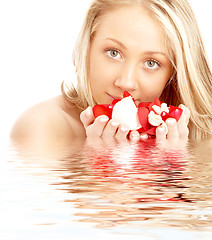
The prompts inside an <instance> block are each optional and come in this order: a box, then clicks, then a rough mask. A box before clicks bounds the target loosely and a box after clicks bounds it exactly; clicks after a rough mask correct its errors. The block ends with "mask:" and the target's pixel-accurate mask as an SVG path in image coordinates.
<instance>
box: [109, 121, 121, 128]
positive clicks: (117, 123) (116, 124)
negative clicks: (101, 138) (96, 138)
mask: <svg viewBox="0 0 212 240" xmlns="http://www.w3.org/2000/svg"><path fill="white" fill-rule="evenodd" d="M111 125H112V126H113V127H118V126H119V125H120V123H119V122H113V121H112V122H111Z"/></svg>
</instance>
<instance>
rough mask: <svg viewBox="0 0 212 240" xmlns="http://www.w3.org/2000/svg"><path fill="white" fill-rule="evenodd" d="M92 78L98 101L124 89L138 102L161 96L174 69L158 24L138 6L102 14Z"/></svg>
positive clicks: (105, 100)
mask: <svg viewBox="0 0 212 240" xmlns="http://www.w3.org/2000/svg"><path fill="white" fill-rule="evenodd" d="M89 61H90V64H89V76H88V77H89V81H90V83H91V90H92V93H93V97H94V100H95V101H96V103H97V104H104V103H105V104H107V103H111V102H112V100H113V99H114V98H121V97H122V95H123V92H124V91H128V92H129V93H131V94H132V95H133V97H134V98H135V100H136V102H137V103H139V102H144V101H153V100H154V98H155V97H160V95H161V93H162V91H163V89H164V87H165V85H166V83H167V81H168V80H169V79H170V77H171V75H172V73H173V69H172V64H171V62H170V61H169V58H168V49H166V48H165V46H164V37H163V33H162V31H161V30H160V27H159V26H158V24H157V23H156V22H155V21H154V20H153V19H152V18H151V17H150V16H149V15H148V14H147V13H146V12H145V11H144V10H143V9H142V8H141V7H138V6H130V7H129V6H127V7H126V6H124V7H121V8H117V9H114V10H112V11H110V12H108V13H106V14H105V15H103V17H102V20H101V22H100V25H99V26H98V27H97V31H96V33H95V36H94V38H93V39H92V42H91V48H90V55H89Z"/></svg>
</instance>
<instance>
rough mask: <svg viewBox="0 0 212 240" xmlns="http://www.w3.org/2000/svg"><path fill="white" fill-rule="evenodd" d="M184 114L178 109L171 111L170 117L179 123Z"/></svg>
mask: <svg viewBox="0 0 212 240" xmlns="http://www.w3.org/2000/svg"><path fill="white" fill-rule="evenodd" d="M182 113H183V110H182V109H181V108H176V109H175V110H174V111H171V112H170V113H169V117H170V118H175V119H176V120H177V121H178V120H179V119H180V117H181V115H182Z"/></svg>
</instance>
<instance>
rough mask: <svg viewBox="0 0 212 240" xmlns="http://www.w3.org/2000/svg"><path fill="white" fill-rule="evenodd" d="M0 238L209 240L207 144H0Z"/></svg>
mask: <svg viewBox="0 0 212 240" xmlns="http://www.w3.org/2000/svg"><path fill="white" fill-rule="evenodd" d="M1 148H2V149H1V162H0V171H1V186H0V194H1V199H0V203H1V204H0V212H1V216H0V220H1V225H0V239H2V240H4V239H5V240H7V239H9V240H10V239H11V240H13V239H21V240H25V239H45V240H48V239H49V240H50V239H51V240H52V239H97V238H98V237H99V238H101V239H108V238H110V239H148V240H153V239H155V240H156V239H157V240H158V239H170V237H171V239H179V238H180V239H192V240H194V239H211V238H212V142H211V141H209V140H207V141H201V142H188V143H187V144H186V143H169V144H168V143H167V142H165V143H157V142H156V141H155V139H148V140H142V141H139V142H129V141H126V142H122V143H116V142H113V143H111V142H100V141H97V142H94V141H77V140H76V142H75V144H74V145H72V147H70V146H58V147H57V148H54V149H52V150H51V151H48V152H45V151H43V149H42V148H40V149H33V148H32V147H30V146H27V147H26V146H25V147H24V148H20V147H18V146H16V145H15V144H13V145H12V144H9V143H5V142H2V144H1Z"/></svg>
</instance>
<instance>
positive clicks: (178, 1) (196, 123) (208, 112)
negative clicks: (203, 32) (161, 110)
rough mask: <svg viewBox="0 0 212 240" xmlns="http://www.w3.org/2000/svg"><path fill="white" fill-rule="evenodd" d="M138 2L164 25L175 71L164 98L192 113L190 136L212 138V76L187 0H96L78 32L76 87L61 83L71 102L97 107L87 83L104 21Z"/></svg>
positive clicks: (82, 107)
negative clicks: (92, 46)
mask: <svg viewBox="0 0 212 240" xmlns="http://www.w3.org/2000/svg"><path fill="white" fill-rule="evenodd" d="M132 4H139V5H140V6H142V7H143V8H145V9H146V10H147V11H148V12H149V14H151V16H152V17H153V18H154V19H155V20H156V21H157V22H158V23H159V24H160V26H161V29H162V30H163V31H164V36H165V42H166V44H167V48H168V49H169V50H170V57H171V61H172V64H173V66H174V68H175V71H174V74H173V76H172V78H171V79H170V81H169V83H168V84H167V86H166V87H165V89H164V91H163V93H162V95H161V100H163V101H166V102H167V103H168V104H172V105H179V104H180V103H182V104H184V105H186V106H187V107H188V108H189V109H190V111H191V119H190V123H189V129H190V136H191V137H195V138H203V137H206V136H209V135H211V134H212V107H211V106H212V74H211V70H210V67H209V64H208V60H207V56H206V54H205V50H204V46H203V43H202V39H201V36H200V33H199V29H198V25H197V22H196V19H195V17H194V14H193V12H192V10H191V7H190V6H189V4H188V2H187V0H95V1H93V3H92V4H91V6H90V8H89V10H88V13H87V15H86V18H85V21H84V24H83V26H82V29H81V32H80V34H79V37H78V40H77V43H76V46H75V49H74V53H73V60H74V64H75V67H76V72H77V86H76V87H73V85H72V86H68V85H67V84H64V83H63V85H62V92H63V95H64V96H65V98H66V99H68V100H69V101H71V102H72V103H74V104H75V105H76V106H77V107H79V108H81V109H85V108H86V107H87V106H88V105H91V106H93V105H94V104H95V102H94V100H93V97H92V92H91V88H90V83H89V80H88V69H89V49H90V43H91V40H92V38H93V36H94V34H95V32H96V30H97V28H98V26H99V22H100V20H101V17H102V16H103V15H104V14H105V13H107V12H108V11H109V10H110V9H112V8H115V7H118V6H123V5H132Z"/></svg>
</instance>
